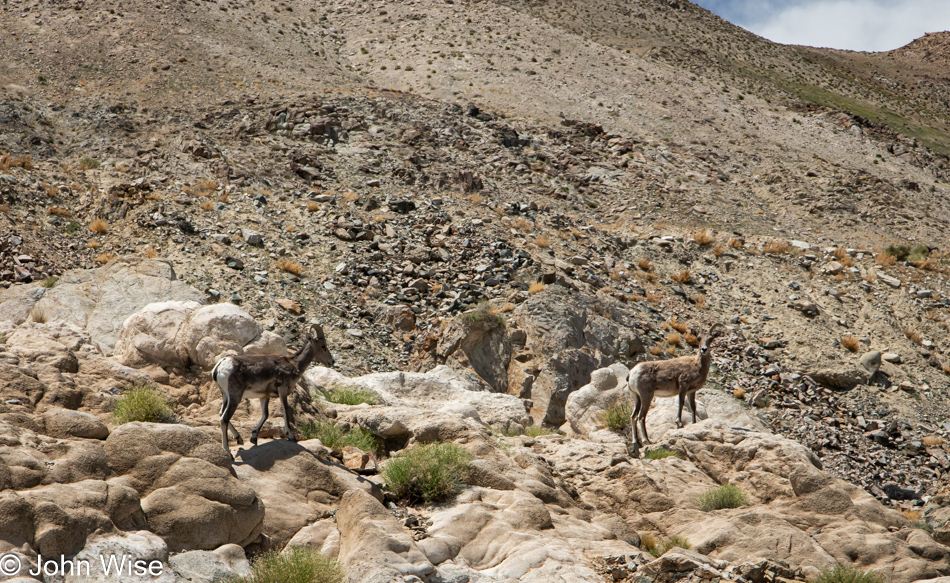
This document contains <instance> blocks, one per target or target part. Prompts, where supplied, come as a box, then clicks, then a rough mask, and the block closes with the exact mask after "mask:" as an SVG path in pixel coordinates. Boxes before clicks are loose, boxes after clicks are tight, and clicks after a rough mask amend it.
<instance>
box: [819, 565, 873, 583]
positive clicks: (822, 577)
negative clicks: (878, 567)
mask: <svg viewBox="0 0 950 583" xmlns="http://www.w3.org/2000/svg"><path fill="white" fill-rule="evenodd" d="M809 582H810V583H887V579H885V578H884V577H883V576H881V575H878V574H877V573H875V572H874V571H862V570H861V569H858V568H857V567H853V566H851V567H845V566H843V565H836V566H835V567H834V568H833V569H825V570H824V571H822V572H821V574H819V575H818V576H817V577H815V578H813V579H809Z"/></svg>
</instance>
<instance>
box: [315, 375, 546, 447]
mask: <svg viewBox="0 0 950 583" xmlns="http://www.w3.org/2000/svg"><path fill="white" fill-rule="evenodd" d="M304 379H305V381H304V382H305V383H306V384H308V385H310V386H312V387H315V388H317V387H326V388H333V387H350V388H359V389H363V390H366V391H369V392H371V393H372V394H374V395H375V396H376V397H377V400H378V401H379V403H380V404H383V405H389V406H393V407H410V408H413V409H415V410H416V411H417V412H418V411H427V412H442V413H446V414H450V415H453V416H455V417H456V418H465V417H472V418H474V419H475V420H477V421H479V422H482V423H486V424H488V425H496V424H500V425H507V424H508V423H509V422H512V421H514V422H516V423H520V424H525V423H526V422H527V420H528V419H527V411H526V410H525V408H524V403H523V402H522V401H521V399H519V398H517V397H515V396H513V395H504V394H499V393H493V392H490V391H489V387H488V386H487V385H486V384H485V383H483V382H482V381H481V380H480V379H479V377H478V376H476V375H474V374H471V373H466V372H465V371H458V370H454V369H452V368H450V367H448V366H445V365H440V366H437V367H435V368H434V369H432V370H430V371H429V372H426V373H418V372H386V373H374V374H368V375H364V376H361V377H352V378H350V377H346V376H344V375H342V374H340V373H338V372H337V371H335V370H333V369H330V368H326V367H322V366H314V367H310V369H308V370H307V372H306V373H304ZM385 437H391V436H390V435H386V436H385Z"/></svg>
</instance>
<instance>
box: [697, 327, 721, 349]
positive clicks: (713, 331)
mask: <svg viewBox="0 0 950 583" xmlns="http://www.w3.org/2000/svg"><path fill="white" fill-rule="evenodd" d="M725 329H726V327H725V326H723V325H722V324H720V323H718V322H717V323H716V324H713V326H712V328H710V329H709V332H706V334H704V335H703V337H702V339H701V340H700V342H699V354H701V355H702V356H706V355H707V354H709V347H710V345H711V344H712V342H713V340H715V339H716V337H717V336H719V335H720V334H722V333H723V331H725Z"/></svg>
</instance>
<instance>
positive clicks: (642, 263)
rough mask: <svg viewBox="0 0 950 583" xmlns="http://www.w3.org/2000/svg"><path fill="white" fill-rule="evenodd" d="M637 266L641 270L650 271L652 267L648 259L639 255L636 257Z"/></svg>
mask: <svg viewBox="0 0 950 583" xmlns="http://www.w3.org/2000/svg"><path fill="white" fill-rule="evenodd" d="M637 267H639V268H640V269H642V270H643V271H650V270H651V269H653V264H652V263H650V260H649V259H647V258H645V257H641V258H640V259H637Z"/></svg>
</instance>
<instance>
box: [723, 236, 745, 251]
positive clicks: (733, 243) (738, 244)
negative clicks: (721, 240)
mask: <svg viewBox="0 0 950 583" xmlns="http://www.w3.org/2000/svg"><path fill="white" fill-rule="evenodd" d="M726 245H729V246H730V247H732V248H733V249H742V248H743V247H745V241H743V240H742V239H739V238H738V237H731V238H730V239H729V241H727V242H726Z"/></svg>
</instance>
